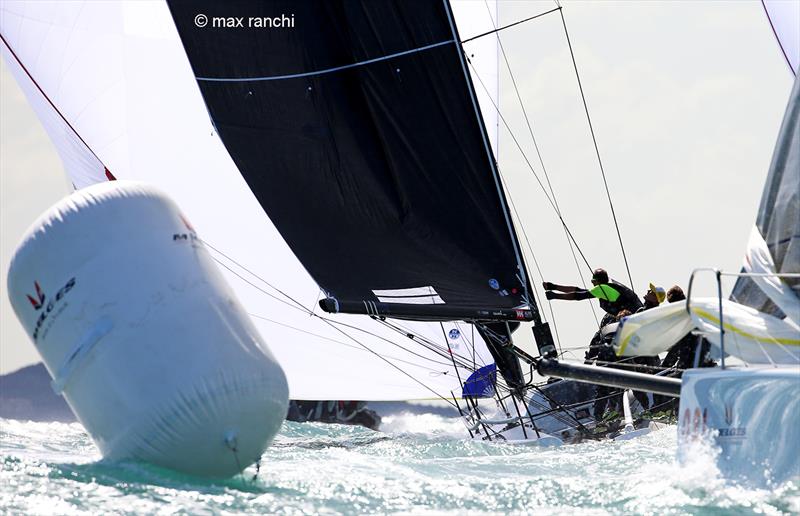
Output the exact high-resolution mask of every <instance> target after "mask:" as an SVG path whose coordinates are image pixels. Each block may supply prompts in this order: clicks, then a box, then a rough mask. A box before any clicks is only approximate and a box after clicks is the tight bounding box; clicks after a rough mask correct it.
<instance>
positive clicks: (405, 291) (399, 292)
mask: <svg viewBox="0 0 800 516" xmlns="http://www.w3.org/2000/svg"><path fill="white" fill-rule="evenodd" d="M372 293H373V294H375V295H376V296H378V297H381V296H386V297H410V296H438V295H439V293H438V292H436V289H434V288H433V287H413V288H396V289H390V290H373V291H372Z"/></svg>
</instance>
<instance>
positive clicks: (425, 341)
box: [373, 317, 470, 369]
mask: <svg viewBox="0 0 800 516" xmlns="http://www.w3.org/2000/svg"><path fill="white" fill-rule="evenodd" d="M373 320H375V321H377V322H379V323H381V324H383V325H384V326H385V327H386V328H388V329H390V330H392V331H395V332H397V333H399V334H400V335H403V336H404V337H408V336H409V335H411V336H413V340H414V342H417V343H419V344H420V345H422V347H424V348H425V349H428V350H429V351H432V352H433V353H436V354H437V355H439V356H441V357H442V358H444V359H449V358H451V357H452V356H455V357H457V358H458V362H459V364H460V365H461V367H463V368H464V369H469V368H470V367H469V361H468V358H469V357H466V358H465V357H462V356H461V355H459V354H458V353H454V354H452V355H450V356H448V354H446V352H445V350H444V347H443V346H439V345H438V344H436V343H435V342H433V341H432V340H430V339H429V338H427V337H426V336H424V335H420V334H415V333H414V332H412V331H410V330H408V329H407V328H404V327H402V326H400V325H399V324H393V323H389V322H388V321H386V320H384V319H380V318H378V319H375V318H374V317H373ZM442 365H449V364H442Z"/></svg>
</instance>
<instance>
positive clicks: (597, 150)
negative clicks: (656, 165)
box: [558, 8, 634, 289]
mask: <svg viewBox="0 0 800 516" xmlns="http://www.w3.org/2000/svg"><path fill="white" fill-rule="evenodd" d="M558 13H559V14H560V15H561V24H562V25H563V26H564V35H565V36H566V37H567V45H568V46H569V55H570V57H571V58H572V67H573V68H574V69H575V77H576V78H577V80H578V89H579V90H580V92H581V100H582V101H583V110H584V112H585V113H586V120H587V121H588V123H589V132H591V134H592V142H593V143H594V152H595V154H596V155H597V163H598V164H599V165H600V175H601V176H602V177H603V186H604V187H605V189H606V197H607V198H608V205H609V207H610V208H611V217H612V218H613V219H614V228H615V229H616V230H617V239H618V240H619V247H620V249H621V250H622V259H623V260H624V261H625V270H626V271H627V272H628V280H629V281H630V284H631V289H633V288H634V287H633V276H631V269H630V267H629V266H628V256H627V255H626V254H625V246H624V245H623V243H622V234H621V233H620V230H619V223H618V222H617V214H616V212H615V210H614V203H613V202H612V201H611V192H610V191H609V189H608V181H606V172H605V169H604V168H603V160H602V159H601V158H600V148H599V147H598V146H597V138H596V137H595V134H594V126H593V125H592V117H591V116H590V115H589V106H588V104H587V103H586V95H584V93H583V84H582V83H581V76H580V74H579V73H578V63H577V61H576V60H575V53H574V52H573V50H572V41H570V39H569V31H567V21H566V19H565V18H564V12H563V10H561V9H560V8H559V9H558Z"/></svg>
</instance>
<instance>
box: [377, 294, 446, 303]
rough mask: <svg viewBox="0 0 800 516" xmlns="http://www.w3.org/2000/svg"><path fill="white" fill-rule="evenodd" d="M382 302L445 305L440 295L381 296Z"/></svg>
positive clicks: (379, 299)
mask: <svg viewBox="0 0 800 516" xmlns="http://www.w3.org/2000/svg"><path fill="white" fill-rule="evenodd" d="M378 301H380V302H381V303H404V304H408V305H443V304H444V300H443V299H442V298H441V297H439V296H414V297H379V298H378Z"/></svg>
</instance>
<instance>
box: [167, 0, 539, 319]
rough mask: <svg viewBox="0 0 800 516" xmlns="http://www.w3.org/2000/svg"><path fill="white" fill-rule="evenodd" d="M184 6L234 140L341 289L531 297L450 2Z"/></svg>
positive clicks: (309, 258) (185, 24)
mask: <svg viewBox="0 0 800 516" xmlns="http://www.w3.org/2000/svg"><path fill="white" fill-rule="evenodd" d="M169 7H170V9H171V11H172V15H173V18H174V20H175V23H176V25H177V28H178V32H179V34H180V37H181V39H182V42H183V45H184V47H185V49H186V52H187V55H188V57H189V61H190V62H191V65H192V68H193V70H194V74H195V76H196V77H197V81H198V84H199V86H200V90H201V92H202V95H203V97H204V99H205V102H206V105H207V107H208V111H209V113H210V116H211V118H212V119H213V122H214V125H215V127H216V129H217V131H218V133H219V136H220V137H221V139H222V141H223V143H224V144H225V146H226V148H227V149H228V152H229V153H230V155H231V156H232V158H233V160H234V162H235V163H236V165H237V167H238V168H239V170H240V171H241V173H242V175H243V177H244V179H245V180H246V182H247V184H248V185H249V187H250V188H251V190H252V191H253V193H254V194H255V196H256V198H257V199H258V200H259V202H260V203H261V205H262V207H263V208H264V210H265V211H266V213H267V214H268V215H269V217H270V219H271V220H272V221H273V223H274V224H275V226H276V227H277V229H278V230H279V231H280V233H281V235H282V236H283V237H284V239H285V240H286V241H287V243H288V244H289V246H290V247H291V248H292V250H293V252H294V253H295V254H296V256H297V257H298V258H299V259H300V261H301V262H302V263H303V265H304V266H305V267H306V269H307V270H308V272H309V273H310V274H311V276H312V277H313V278H314V279H315V280H316V282H317V283H318V284H319V285H320V286H321V287H322V288H323V289H324V290H326V291H327V293H328V294H329V295H330V296H332V297H334V298H336V299H338V300H340V301H350V302H358V303H361V302H362V301H370V302H387V303H407V304H409V305H410V304H421V305H429V304H434V305H437V306H441V307H445V306H446V307H449V308H453V307H458V306H480V307H491V308H498V309H510V308H513V307H519V306H521V305H526V304H528V302H527V299H526V284H525V281H526V280H525V277H526V272H525V266H524V263H523V261H522V258H521V253H520V252H519V245H518V240H517V237H516V234H515V232H514V229H513V226H512V224H511V222H510V220H511V219H510V215H509V213H508V209H507V206H506V204H505V196H504V193H503V190H502V187H501V185H500V181H499V178H498V174H497V171H496V166H495V163H494V157H493V155H492V151H491V148H490V146H489V143H488V138H487V135H486V131H485V128H484V127H483V122H482V118H481V115H480V110H479V107H478V105H477V101H476V99H475V94H474V89H473V85H472V83H471V81H470V77H469V74H468V71H467V68H466V66H467V65H466V62H465V61H464V57H463V55H462V53H461V46H460V44H459V42H458V41H459V40H458V33H457V30H456V27H455V23H454V21H453V19H452V13H451V11H450V6H449V4H447V3H446V2H441V1H425V2H423V1H409V0H405V1H389V0H364V1H348V0H320V1H309V0H302V1H297V0H293V1H265V2H253V1H232V2H227V1H226V2H216V1H194V0H193V1H185V0H170V1H169ZM199 15H203V16H204V18H199ZM203 21H205V22H206V23H205V25H204V26H201V25H203ZM255 24H262V25H270V24H271V25H272V27H255V26H254V25H255ZM215 25H216V26H215ZM220 25H225V26H224V27H223V26H220ZM228 25H234V26H228ZM279 25H280V26H279ZM531 306H532V305H531ZM534 310H535V308H534ZM527 313H528V315H530V312H527Z"/></svg>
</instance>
